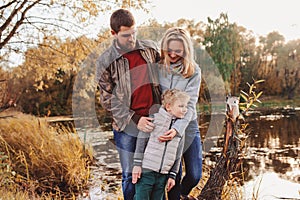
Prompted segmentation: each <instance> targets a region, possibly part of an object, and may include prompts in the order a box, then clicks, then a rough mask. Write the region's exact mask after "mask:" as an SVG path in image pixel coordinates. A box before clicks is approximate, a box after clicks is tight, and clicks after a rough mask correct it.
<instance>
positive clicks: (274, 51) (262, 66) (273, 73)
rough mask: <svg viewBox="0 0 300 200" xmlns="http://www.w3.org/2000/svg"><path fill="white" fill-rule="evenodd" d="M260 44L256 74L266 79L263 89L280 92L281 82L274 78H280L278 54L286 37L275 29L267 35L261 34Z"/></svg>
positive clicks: (274, 92)
mask: <svg viewBox="0 0 300 200" xmlns="http://www.w3.org/2000/svg"><path fill="white" fill-rule="evenodd" d="M259 45H260V49H259V51H258V55H259V60H258V62H257V65H256V66H255V72H256V73H255V76H256V77H257V78H259V79H264V80H265V84H263V85H264V86H263V88H262V90H264V91H265V93H266V94H269V95H276V94H279V93H280V91H281V82H280V81H274V80H278V79H280V77H279V68H280V66H279V65H278V55H279V54H280V53H281V52H282V48H283V46H284V37H283V36H282V35H281V34H279V33H278V32H277V31H273V32H270V33H269V34H267V36H266V37H264V36H261V37H260V38H259Z"/></svg>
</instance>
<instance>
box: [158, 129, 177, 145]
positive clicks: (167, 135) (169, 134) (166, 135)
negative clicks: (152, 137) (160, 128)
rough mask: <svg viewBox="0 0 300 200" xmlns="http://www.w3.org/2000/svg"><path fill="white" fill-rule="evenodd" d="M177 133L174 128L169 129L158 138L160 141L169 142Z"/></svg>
mask: <svg viewBox="0 0 300 200" xmlns="http://www.w3.org/2000/svg"><path fill="white" fill-rule="evenodd" d="M176 134H177V131H176V130H175V129H174V128H172V129H170V130H168V131H167V132H165V133H164V134H163V135H162V136H159V138H158V140H159V141H160V142H167V141H169V140H172V139H173V138H174V137H175V136H176Z"/></svg>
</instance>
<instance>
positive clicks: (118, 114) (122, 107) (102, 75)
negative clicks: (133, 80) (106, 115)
mask: <svg viewBox="0 0 300 200" xmlns="http://www.w3.org/2000/svg"><path fill="white" fill-rule="evenodd" d="M109 65H110V64H108V63H103V62H101V61H100V60H97V68H96V81H97V84H98V87H99V90H100V103H101V106H102V107H103V108H104V109H105V110H107V111H108V112H110V113H111V114H112V117H113V118H114V119H115V120H114V121H115V122H116V123H117V126H118V128H119V129H120V130H124V128H125V127H126V125H127V124H129V123H130V120H131V118H132V116H133V115H134V111H132V110H130V108H129V105H127V103H125V101H124V100H125V99H126V100H127V101H128V99H130V97H127V96H124V95H123V96H121V98H123V100H121V99H120V97H119V96H120V94H124V93H122V92H119V91H118V90H121V89H122V85H121V84H119V83H122V82H123V83H124V82H127V83H128V82H130V80H122V81H119V80H118V79H119V78H120V77H114V76H116V74H115V73H114V72H112V69H110V66H109ZM121 78H122V79H127V78H128V77H127V76H126V75H124V76H123V77H121ZM127 101H126V102H127Z"/></svg>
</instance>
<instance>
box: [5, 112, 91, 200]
mask: <svg viewBox="0 0 300 200" xmlns="http://www.w3.org/2000/svg"><path fill="white" fill-rule="evenodd" d="M1 115H2V116H0V152H2V165H1V166H2V167H1V171H2V175H3V174H6V176H8V177H9V180H11V181H10V182H9V183H4V182H0V184H1V185H0V186H1V188H0V189H2V190H3V188H5V190H6V193H9V192H7V189H8V191H12V193H15V192H16V190H18V191H20V192H21V193H22V191H25V193H24V195H25V196H26V195H29V196H36V195H39V196H41V197H42V196H43V197H45V196H49V197H57V198H70V199H74V196H76V194H77V193H79V192H81V191H83V190H84V189H85V188H86V187H87V185H88V180H89V178H90V171H89V165H90V164H91V162H92V150H91V149H84V148H83V145H82V143H81V141H80V139H79V137H78V136H77V135H76V134H73V133H70V132H69V131H68V130H67V129H64V128H60V129H57V128H53V127H51V126H50V125H49V124H48V123H47V122H46V119H40V118H37V117H34V116H31V115H25V114H22V113H18V114H14V115H13V116H5V115H4V116H3V114H1ZM4 172H5V173H4ZM0 180H1V179H0ZM0 193H1V190H0ZM0 196H2V195H1V194H0ZM2 198H3V197H2ZM11 199H14V198H11ZM18 199H22V198H18ZM24 199H26V198H24ZM27 199H28V198H27ZM43 199H45V198H43Z"/></svg>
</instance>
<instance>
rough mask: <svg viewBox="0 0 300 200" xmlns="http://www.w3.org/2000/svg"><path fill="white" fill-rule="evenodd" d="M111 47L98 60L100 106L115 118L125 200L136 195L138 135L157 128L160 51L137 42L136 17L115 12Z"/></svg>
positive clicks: (125, 12)
mask: <svg viewBox="0 0 300 200" xmlns="http://www.w3.org/2000/svg"><path fill="white" fill-rule="evenodd" d="M110 26H111V34H112V35H113V36H114V40H113V43H112V45H111V46H110V47H109V48H108V49H107V50H106V51H105V52H104V53H103V54H102V55H101V56H100V57H99V58H98V59H97V68H96V81H97V84H98V86H99V90H100V102H101V105H102V107H103V108H104V109H106V110H107V111H109V112H110V113H111V114H112V118H113V122H112V126H113V133H114V140H115V143H116V146H117V150H118V153H119V156H120V162H121V167H122V191H123V195H124V200H131V199H133V197H134V194H135V187H134V185H133V184H132V166H133V155H134V151H135V146H136V137H137V134H138V131H139V130H141V131H143V132H151V131H152V130H153V128H154V124H153V123H152V118H151V117H149V114H151V112H155V111H156V110H155V108H158V106H155V105H159V104H160V88H159V82H158V78H157V77H158V75H157V71H156V70H157V69H156V67H155V65H152V64H153V63H156V62H158V61H159V51H158V48H157V46H156V45H155V43H154V42H152V41H145V40H137V39H136V34H137V30H136V27H135V20H134V17H133V15H132V14H131V13H130V12H129V11H128V10H125V9H119V10H116V11H115V12H114V13H113V14H112V15H111V18H110Z"/></svg>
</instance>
